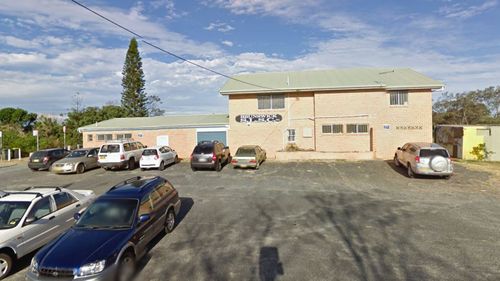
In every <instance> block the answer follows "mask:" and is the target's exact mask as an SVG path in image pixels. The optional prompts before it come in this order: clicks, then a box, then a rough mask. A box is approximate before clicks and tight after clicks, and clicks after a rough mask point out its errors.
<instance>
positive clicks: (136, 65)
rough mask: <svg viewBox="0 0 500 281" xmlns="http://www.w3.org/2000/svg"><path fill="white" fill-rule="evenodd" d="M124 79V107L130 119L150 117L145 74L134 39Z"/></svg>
mask: <svg viewBox="0 0 500 281" xmlns="http://www.w3.org/2000/svg"><path fill="white" fill-rule="evenodd" d="M122 74H123V78H122V87H123V92H122V107H123V108H124V109H125V113H126V115H127V116H129V117H145V116H148V108H147V106H148V98H147V96H146V92H145V91H144V84H145V80H144V72H143V71H142V61H141V56H140V54H139V50H138V48H137V40H136V39H135V38H132V39H131V40H130V44H129V46H128V51H127V56H126V57H125V64H124V65H123V71H122Z"/></svg>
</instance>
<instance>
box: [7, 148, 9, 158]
mask: <svg viewBox="0 0 500 281" xmlns="http://www.w3.org/2000/svg"><path fill="white" fill-rule="evenodd" d="M7 161H10V148H9V149H7Z"/></svg>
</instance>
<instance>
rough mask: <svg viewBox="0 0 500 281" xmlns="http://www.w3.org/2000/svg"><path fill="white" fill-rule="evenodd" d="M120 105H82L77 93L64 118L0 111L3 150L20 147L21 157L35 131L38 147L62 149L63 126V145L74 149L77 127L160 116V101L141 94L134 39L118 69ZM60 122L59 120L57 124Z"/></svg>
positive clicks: (79, 142) (139, 64) (77, 142)
mask: <svg viewBox="0 0 500 281" xmlns="http://www.w3.org/2000/svg"><path fill="white" fill-rule="evenodd" d="M122 87H123V90H122V93H121V96H122V97H121V104H120V105H115V104H106V105H104V106H88V107H85V106H83V100H82V98H81V96H80V94H78V93H77V94H76V95H75V96H74V98H73V103H72V105H71V108H70V109H69V110H68V113H67V116H66V117H63V115H62V114H61V118H56V117H49V116H45V115H38V114H36V113H33V112H28V111H26V110H25V109H22V108H12V107H7V108H1V109H0V131H2V133H3V139H2V144H3V147H4V148H20V149H21V150H22V151H23V154H26V153H29V152H33V151H35V150H36V137H34V136H33V130H38V135H39V140H40V148H41V149H44V148H51V147H62V146H63V145H64V136H63V134H64V133H63V127H64V126H65V127H66V145H69V146H71V147H77V146H78V145H82V142H83V140H82V139H81V138H82V137H81V134H80V133H78V130H77V129H78V128H80V127H83V126H87V125H90V124H95V123H97V122H101V121H104V120H108V119H112V118H121V117H146V116H158V115H163V114H164V111H163V110H162V109H161V108H160V105H161V104H162V101H161V99H160V98H159V97H158V96H155V95H148V94H147V93H146V91H145V78H144V71H143V69H142V60H141V56H140V53H139V49H138V44H137V40H136V39H135V38H132V39H131V40H130V44H129V48H128V50H127V54H126V57H125V63H124V65H123V70H122ZM61 120H62V121H61Z"/></svg>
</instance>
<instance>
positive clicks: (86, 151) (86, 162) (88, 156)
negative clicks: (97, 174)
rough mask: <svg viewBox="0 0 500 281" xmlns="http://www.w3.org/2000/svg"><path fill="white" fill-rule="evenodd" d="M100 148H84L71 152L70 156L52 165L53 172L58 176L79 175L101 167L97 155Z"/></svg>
mask: <svg viewBox="0 0 500 281" xmlns="http://www.w3.org/2000/svg"><path fill="white" fill-rule="evenodd" d="M98 153H99V148H82V149H77V150H73V151H71V152H70V153H69V154H68V156H66V157H64V158H63V159H61V160H57V161H56V162H54V164H52V168H51V171H52V172H54V173H56V174H68V173H77V174H81V173H83V172H85V171H86V170H90V169H93V168H97V167H99V165H98V164H97V154H98Z"/></svg>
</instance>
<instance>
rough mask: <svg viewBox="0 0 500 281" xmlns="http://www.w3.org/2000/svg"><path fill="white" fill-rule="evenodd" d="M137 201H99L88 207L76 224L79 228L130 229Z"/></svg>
mask: <svg viewBox="0 0 500 281" xmlns="http://www.w3.org/2000/svg"><path fill="white" fill-rule="evenodd" d="M138 202H139V201H138V200H135V199H101V200H98V201H96V202H94V203H92V205H90V206H89V207H88V209H87V210H86V211H85V212H84V213H83V214H82V216H81V218H80V219H79V220H78V222H77V223H76V225H75V227H81V228H93V229H97V228H110V229H117V228H130V226H131V225H132V223H133V222H134V215H135V210H136V208H137V204H138Z"/></svg>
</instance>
